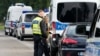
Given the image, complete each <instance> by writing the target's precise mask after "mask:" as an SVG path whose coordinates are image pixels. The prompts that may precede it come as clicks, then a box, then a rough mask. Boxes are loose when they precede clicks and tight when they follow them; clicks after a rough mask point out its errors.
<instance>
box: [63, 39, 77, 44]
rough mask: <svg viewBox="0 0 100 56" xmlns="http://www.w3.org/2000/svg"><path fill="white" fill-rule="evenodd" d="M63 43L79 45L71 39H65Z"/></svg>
mask: <svg viewBox="0 0 100 56" xmlns="http://www.w3.org/2000/svg"><path fill="white" fill-rule="evenodd" d="M62 43H63V44H77V43H78V42H77V41H76V40H74V39H71V38H63V39H62Z"/></svg>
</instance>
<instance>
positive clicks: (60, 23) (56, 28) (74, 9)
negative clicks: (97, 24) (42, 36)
mask: <svg viewBox="0 0 100 56" xmlns="http://www.w3.org/2000/svg"><path fill="white" fill-rule="evenodd" d="M99 2H100V1H99V0H95V1H94V0H52V1H51V5H50V17H51V18H50V22H51V24H50V25H51V28H52V30H51V32H52V36H51V37H50V53H51V56H53V55H52V53H53V54H55V53H56V52H55V51H57V50H58V49H57V48H58V45H57V41H58V38H57V37H58V36H59V34H60V35H61V34H62V32H63V30H64V29H65V28H66V27H68V26H69V24H71V23H73V24H77V23H78V24H84V23H86V24H90V25H91V22H92V21H93V18H94V15H95V11H96V9H98V6H99V5H100V3H99Z"/></svg>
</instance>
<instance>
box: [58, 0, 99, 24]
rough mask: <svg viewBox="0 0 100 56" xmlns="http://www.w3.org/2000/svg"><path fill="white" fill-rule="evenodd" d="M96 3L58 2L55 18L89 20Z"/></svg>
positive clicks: (75, 20) (73, 20)
mask: <svg viewBox="0 0 100 56" xmlns="http://www.w3.org/2000/svg"><path fill="white" fill-rule="evenodd" d="M96 8H97V7H96V3H88V2H71V3H59V4H58V7H57V19H58V20H59V21H61V22H71V23H72V22H91V21H92V20H93V17H94V13H95V10H96Z"/></svg>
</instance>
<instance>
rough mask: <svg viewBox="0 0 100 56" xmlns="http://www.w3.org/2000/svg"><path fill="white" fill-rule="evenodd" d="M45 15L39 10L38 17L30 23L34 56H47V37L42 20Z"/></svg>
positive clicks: (45, 27) (44, 23)
mask: <svg viewBox="0 0 100 56" xmlns="http://www.w3.org/2000/svg"><path fill="white" fill-rule="evenodd" d="M44 17H45V13H44V11H43V10H39V12H38V16H37V17H36V18H34V19H33V21H32V23H33V24H32V30H33V38H34V56H42V55H43V53H44V54H45V56H49V50H48V45H47V42H46V38H47V37H48V36H47V30H46V29H47V25H46V22H45V21H44V20H43V18H44Z"/></svg>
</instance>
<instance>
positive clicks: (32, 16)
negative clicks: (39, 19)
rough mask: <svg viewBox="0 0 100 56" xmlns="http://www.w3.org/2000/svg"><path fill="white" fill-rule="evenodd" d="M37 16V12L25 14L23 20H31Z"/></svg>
mask: <svg viewBox="0 0 100 56" xmlns="http://www.w3.org/2000/svg"><path fill="white" fill-rule="evenodd" d="M36 16H37V14H27V15H26V17H25V22H32V20H33V19H34V18H35V17H36Z"/></svg>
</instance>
